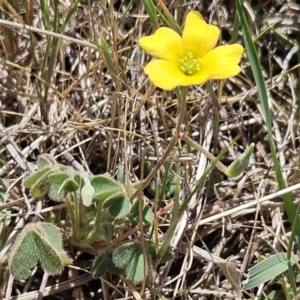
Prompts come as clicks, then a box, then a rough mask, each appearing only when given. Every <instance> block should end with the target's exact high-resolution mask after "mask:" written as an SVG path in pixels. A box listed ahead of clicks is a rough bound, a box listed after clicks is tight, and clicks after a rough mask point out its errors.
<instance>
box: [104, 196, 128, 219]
mask: <svg viewBox="0 0 300 300" xmlns="http://www.w3.org/2000/svg"><path fill="white" fill-rule="evenodd" d="M103 208H108V211H109V213H110V215H111V216H113V217H114V218H116V219H121V218H123V217H125V216H127V215H128V213H129V209H130V202H129V199H128V197H127V196H126V195H125V194H124V193H123V191H122V192H121V193H119V194H114V195H112V196H110V197H109V198H107V199H106V200H105V202H104V204H103Z"/></svg>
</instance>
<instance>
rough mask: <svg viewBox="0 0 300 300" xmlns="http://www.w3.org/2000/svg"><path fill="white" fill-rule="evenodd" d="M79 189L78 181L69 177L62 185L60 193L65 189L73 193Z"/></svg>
mask: <svg viewBox="0 0 300 300" xmlns="http://www.w3.org/2000/svg"><path fill="white" fill-rule="evenodd" d="M78 189H79V186H78V183H77V182H76V181H75V180H74V179H72V178H68V179H67V180H65V181H64V182H63V184H62V185H61V186H60V189H59V191H58V193H61V192H62V191H63V190H65V191H66V192H67V193H71V192H75V191H77V190H78Z"/></svg>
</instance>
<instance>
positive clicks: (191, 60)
mask: <svg viewBox="0 0 300 300" xmlns="http://www.w3.org/2000/svg"><path fill="white" fill-rule="evenodd" d="M200 60H201V59H200V58H195V56H194V54H193V53H191V52H188V53H187V55H186V56H185V57H184V58H181V59H180V60H179V62H180V69H181V70H182V72H183V73H185V74H186V75H193V74H195V73H196V72H198V71H200V64H199V63H200Z"/></svg>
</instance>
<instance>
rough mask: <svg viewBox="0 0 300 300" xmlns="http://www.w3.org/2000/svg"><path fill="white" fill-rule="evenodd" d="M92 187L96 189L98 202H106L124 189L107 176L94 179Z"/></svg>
mask: <svg viewBox="0 0 300 300" xmlns="http://www.w3.org/2000/svg"><path fill="white" fill-rule="evenodd" d="M91 185H92V186H93V187H94V189H95V196H94V198H95V199H96V200H104V199H106V198H108V197H110V196H112V195H114V194H118V193H120V192H123V190H124V188H123V186H122V185H121V184H119V183H118V182H116V181H115V180H114V179H113V178H111V177H108V176H106V175H97V176H95V177H93V178H92V180H91Z"/></svg>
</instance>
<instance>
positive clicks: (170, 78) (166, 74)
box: [144, 59, 186, 91]
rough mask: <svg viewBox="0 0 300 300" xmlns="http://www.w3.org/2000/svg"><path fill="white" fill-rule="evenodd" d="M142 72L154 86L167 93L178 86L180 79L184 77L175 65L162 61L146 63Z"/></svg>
mask: <svg viewBox="0 0 300 300" xmlns="http://www.w3.org/2000/svg"><path fill="white" fill-rule="evenodd" d="M144 72H145V73H146V74H147V75H148V76H149V78H150V80H151V81H152V82H153V83H154V84H155V85H156V86H158V87H159V88H161V89H163V90H167V91H171V90H173V89H175V88H176V87H177V86H179V85H180V81H181V80H182V77H184V76H186V75H185V74H184V73H183V72H182V71H181V70H180V68H179V67H178V66H177V65H175V64H172V63H171V62H168V61H166V60H162V59H156V60H153V61H151V62H150V63H148V64H147V65H146V66H145V68H144Z"/></svg>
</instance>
